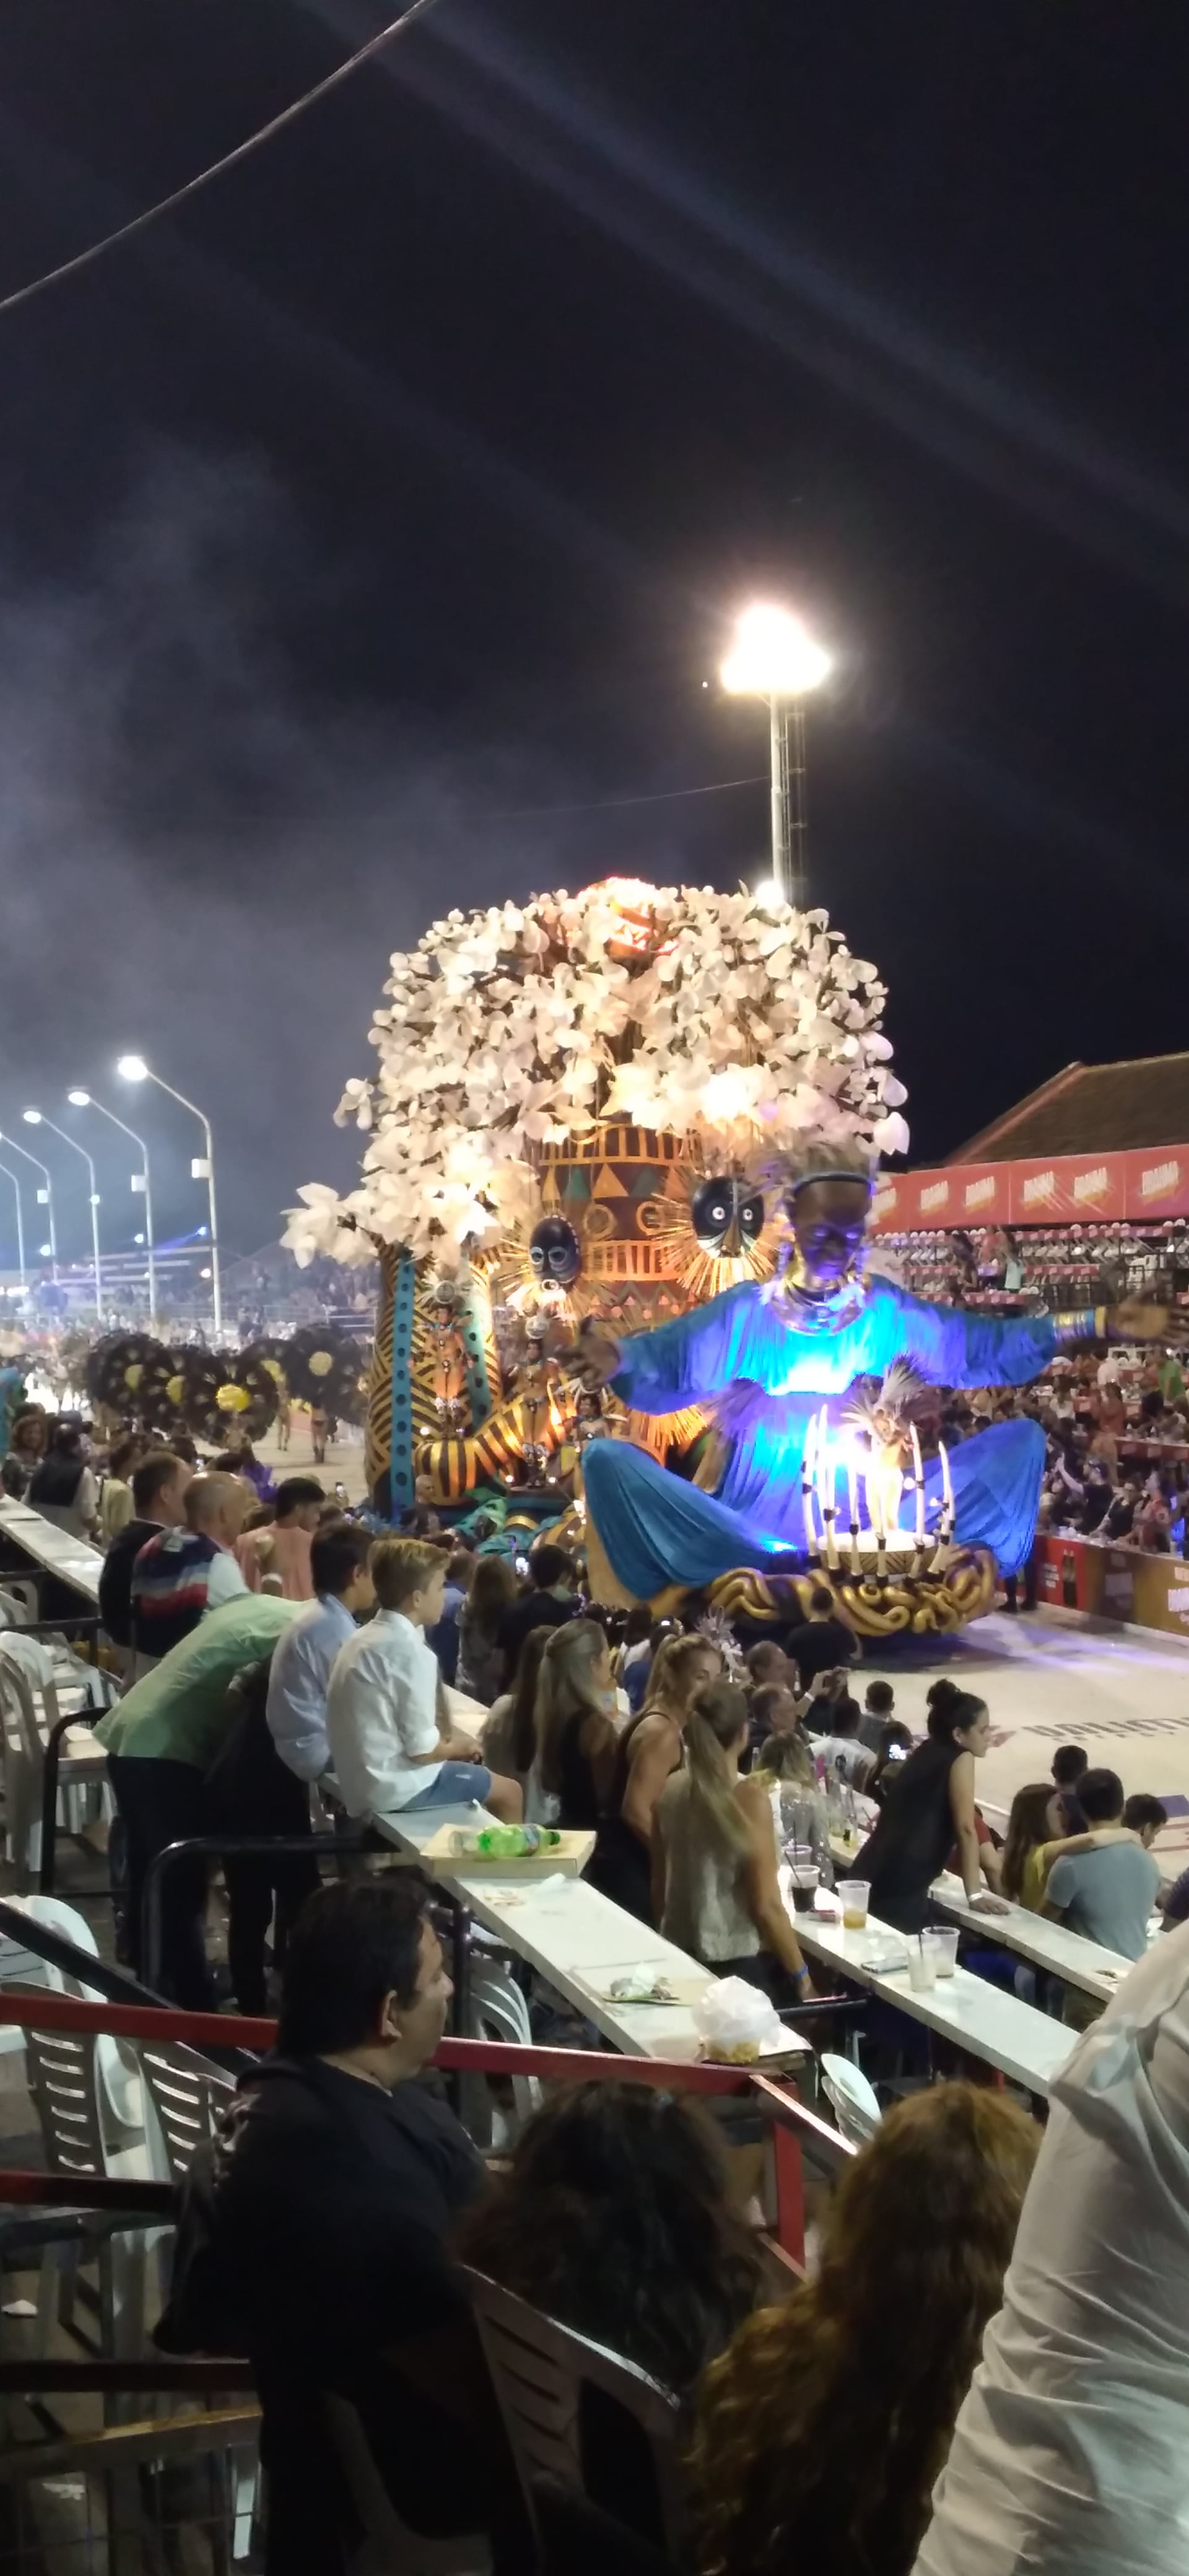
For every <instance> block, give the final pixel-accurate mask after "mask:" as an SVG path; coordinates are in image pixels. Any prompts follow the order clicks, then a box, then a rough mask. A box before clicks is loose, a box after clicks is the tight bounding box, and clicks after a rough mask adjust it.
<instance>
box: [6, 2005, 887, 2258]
mask: <svg viewBox="0 0 1189 2576" xmlns="http://www.w3.org/2000/svg"><path fill="white" fill-rule="evenodd" d="M4 2022H14V2023H16V2024H17V2025H18V2027H21V2028H24V2029H34V2030H64V2031H78V2032H82V2033H84V2034H91V2035H95V2036H98V2035H99V2034H106V2035H108V2036H110V2037H113V2038H116V2039H130V2040H143V2041H146V2042H148V2043H150V2044H151V2045H153V2046H156V2047H159V2046H160V2045H161V2044H162V2043H163V2042H164V2043H166V2044H170V2045H173V2046H177V2047H183V2048H189V2049H197V2050H199V2051H201V2050H202V2049H203V2048H204V2047H206V2048H210V2047H219V2048H222V2049H226V2048H228V2047H232V2048H242V2049H251V2050H257V2051H259V2050H265V2049H269V2048H272V2047H273V2046H274V2044H275V2041H276V2034H277V2025H276V2023H275V2021H271V2020H263V2019H261V2020H251V2021H249V2020H245V2019H243V2018H242V2017H241V2016H239V2015H237V2014H234V2013H190V2012H178V2011H176V2010H174V2009H173V2008H171V2007H168V2006H164V2005H162V2006H159V2007H157V2006H150V2005H146V2004H119V2003H108V2002H102V2003H85V2002H83V2001H81V2000H80V1999H78V1998H76V1997H75V1996H73V1995H54V1994H43V1993H41V1992H40V1991H38V1992H36V1993H33V1992H31V1991H30V1990H29V1989H28V1988H26V1989H25V1990H24V1991H21V1990H20V1989H16V1988H11V1987H9V1988H3V1989H0V2023H4ZM433 2063H434V2065H435V2066H437V2067H440V2068H441V2069H442V2071H443V2072H444V2073H467V2074H475V2075H535V2076H537V2077H538V2078H539V2079H540V2080H541V2081H542V2082H546V2083H558V2082H561V2083H571V2084H572V2083H590V2082H597V2081H598V2080H599V2078H600V2077H602V2078H604V2079H606V2080H608V2081H611V2082H614V2083H619V2084H622V2083H629V2084H655V2085H660V2086H662V2087H663V2088H664V2089H665V2090H666V2091H667V2092H685V2093H698V2094H703V2095H705V2094H709V2095H716V2094H718V2095H724V2094H725V2095H732V2094H733V2095H736V2096H742V2097H744V2098H750V2099H751V2100H752V2101H753V2102H754V2104H755V2107H756V2109H757V2111H758V2112H759V2113H760V2114H761V2116H762V2118H763V2119H764V2120H765V2122H766V2123H767V2124H768V2125H769V2127H770V2129H771V2134H772V2149H773V2171H774V2183H775V2197H776V2212H777V2223H776V2242H777V2243H778V2245H779V2247H780V2249H781V2251H782V2253H784V2254H785V2255H786V2256H787V2257H788V2258H789V2259H790V2261H791V2262H792V2263H793V2264H794V2265H796V2266H797V2267H798V2268H799V2267H800V2266H801V2265H802V2264H803V2263H804V2259H805V2174H804V2153H805V2151H806V2150H807V2151H808V2152H809V2153H810V2155H811V2156H812V2158H813V2160H814V2161H815V2163H817V2164H819V2165H821V2166H823V2167H824V2168H825V2170H826V2172H827V2173H835V2172H837V2171H839V2170H840V2169H841V2167H842V2166H843V2165H844V2164H846V2163H847V2162H849V2159H850V2157H851V2156H852V2155H853V2154H854V2152H855V2150H854V2148H853V2147H851V2146H850V2145H849V2144H848V2143H847V2141H846V2139H844V2138H841V2137H840V2136H839V2135H838V2132H837V2130H836V2129H831V2128H830V2127H829V2126H828V2124H827V2123H826V2121H824V2120H819V2118H818V2117H817V2114H816V2112H813V2111H809V2110H807V2109H806V2107H805V2104H804V2103H803V2102H801V2101H800V2100H799V2099H798V2097H797V2095H796V2094H795V2093H792V2092H790V2091H789V2090H788V2089H787V2087H786V2085H785V2084H783V2083H779V2082H776V2081H774V2079H773V2078H772V2077H771V2076H765V2075H760V2074H758V2073H757V2072H756V2070H755V2069H754V2068H753V2067H749V2066H713V2065H702V2064H691V2063H690V2062H689V2061H688V2060H685V2059H668V2058H657V2057H619V2056H615V2055H613V2054H611V2053H609V2052H608V2053H604V2052H603V2051H601V2050H600V2051H596V2050H593V2049H580V2048H522V2047H519V2046H517V2045H516V2044H515V2043H514V2042H511V2041H507V2042H505V2041H498V2040H497V2041H492V2040H482V2039H443V2040H442V2041H441V2043H440V2045H439V2047H438V2050H437V2053H436V2055H435V2057H434V2060H433ZM5 2202H10V2203H12V2202H15V2203H30V2202H34V2203H36V2202H40V2203H41V2204H42V2205H43V2206H46V2205H51V2204H53V2205H57V2204H58V2203H59V2202H66V2203H68V2204H69V2205H71V2206H73V2207H75V2208H77V2207H79V2206H80V2205H86V2204H87V2203H90V2205H92V2206H94V2207H97V2208H109V2207H110V2208H120V2209H128V2208H135V2209H138V2210H152V2211H155V2212H160V2211H163V2210H167V2209H170V2208H172V2207H174V2206H175V2200H174V2194H173V2189H172V2186H171V2185H170V2184H166V2183H141V2182H135V2183H134V2182H125V2181H115V2180H105V2179H103V2178H101V2177H100V2178H90V2177H87V2178H83V2177H76V2176H72V2175H53V2174H45V2173H34V2172H27V2171H17V2170H9V2171H7V2172H5V2171H2V2170H0V2206H2V2205H3V2204H4V2203H5Z"/></svg>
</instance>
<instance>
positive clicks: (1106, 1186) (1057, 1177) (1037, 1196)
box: [872, 1145, 1189, 1234]
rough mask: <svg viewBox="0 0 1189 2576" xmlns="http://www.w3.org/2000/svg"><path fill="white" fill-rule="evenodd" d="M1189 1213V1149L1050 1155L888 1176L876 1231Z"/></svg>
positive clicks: (1155, 1218)
mask: <svg viewBox="0 0 1189 2576" xmlns="http://www.w3.org/2000/svg"><path fill="white" fill-rule="evenodd" d="M1180 1216H1189V1145H1152V1146H1149V1147H1147V1148H1146V1149H1144V1150H1142V1151H1139V1150H1135V1151H1132V1152H1129V1153H1125V1154H1115V1153H1106V1154H1048V1155H1045V1156H1038V1157H1037V1158H1036V1159H1035V1160H1034V1161H1032V1162H1027V1163H941V1164H938V1165H937V1166H936V1168H935V1169H933V1170H930V1171H925V1172H884V1173H882V1174H881V1176H880V1180H879V1184H878V1187H877V1189H876V1192H875V1198H874V1202H873V1212H872V1222H873V1225H874V1229H875V1231H876V1233H877V1234H918V1233H919V1234H927V1233H930V1232H932V1231H937V1232H944V1231H947V1230H949V1231H952V1230H953V1229H954V1228H955V1227H958V1226H960V1227H961V1228H962V1229H963V1230H964V1231H967V1232H969V1231H971V1230H975V1231H977V1229H978V1228H979V1227H980V1226H986V1225H1013V1226H1015V1225H1021V1226H1023V1225H1079V1224H1080V1225H1104V1224H1115V1223H1117V1222H1119V1220H1120V1219H1125V1220H1126V1221H1127V1222H1129V1223H1130V1224H1132V1225H1142V1224H1143V1223H1144V1220H1145V1218H1146V1219H1147V1220H1148V1221H1149V1223H1151V1224H1153V1225H1159V1224H1162V1223H1163V1222H1164V1220H1165V1219H1166V1218H1168V1217H1180Z"/></svg>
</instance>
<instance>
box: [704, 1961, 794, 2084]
mask: <svg viewBox="0 0 1189 2576" xmlns="http://www.w3.org/2000/svg"><path fill="white" fill-rule="evenodd" d="M693 2020H694V2028H695V2030H696V2031H697V2033H698V2037H699V2038H700V2040H701V2042H702V2047H703V2051H704V2053H705V2055H706V2056H707V2057H713V2058H717V2059H719V2060H720V2062H721V2063H722V2064H724V2065H727V2066H747V2065H750V2064H751V2063H752V2061H753V2060H754V2059H755V2058H757V2057H758V2056H759V2055H760V2052H761V2050H762V2049H763V2048H765V2047H767V2048H773V2047H775V2048H779V2046H780V2045H781V2042H782V2040H783V2038H784V2035H785V2034H784V2030H783V2026H782V2024H781V2021H780V2018H779V2016H778V2014H777V2013H776V2011H775V2009H774V2007H773V2006H772V2004H771V2003H770V2002H769V2000H768V1997H767V1995H766V1994H764V1993H762V1992H761V1989H760V1988H759V1986H752V1985H749V1984H748V1982H747V1979H746V1977H713V1978H712V1979H711V1981H710V1984H709V1985H708V1986H707V1987H705V1989H704V1990H703V1992H702V1993H701V1994H700V1995H699V1997H698V2000H697V2002H696V2004H695V2005H694V2007H693Z"/></svg>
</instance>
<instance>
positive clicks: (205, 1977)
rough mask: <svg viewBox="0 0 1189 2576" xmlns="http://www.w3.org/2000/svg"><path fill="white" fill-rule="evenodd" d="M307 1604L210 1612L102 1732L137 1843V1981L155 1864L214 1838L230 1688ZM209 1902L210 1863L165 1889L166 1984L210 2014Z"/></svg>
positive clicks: (131, 1841) (253, 1603)
mask: <svg viewBox="0 0 1189 2576" xmlns="http://www.w3.org/2000/svg"><path fill="white" fill-rule="evenodd" d="M301 1606H302V1605H301V1603H300V1602H298V1601H281V1600H278V1599H277V1597H276V1595H275V1594H273V1593H269V1592H244V1593H239V1594H237V1595H236V1597H235V1598H234V1599H233V1600H231V1601H226V1602H224V1603H223V1605H222V1607H221V1608H220V1609H218V1610H208V1612H207V1614H206V1617H205V1618H204V1619H202V1620H200V1622H199V1624H198V1626H197V1628H195V1629H194V1630H193V1631H192V1633H191V1635H190V1636H188V1637H183V1639H182V1642H181V1644H180V1645H179V1646H173V1647H171V1649H170V1652H169V1653H168V1654H167V1655H163V1656H162V1658H161V1661H160V1663H159V1664H154V1666H153V1668H152V1671H151V1672H147V1673H145V1674H144V1675H143V1676H142V1678H141V1680H140V1681H138V1682H135V1683H134V1684H133V1687H132V1689H131V1690H130V1691H128V1692H126V1693H125V1696H124V1698H123V1699H122V1700H120V1701H119V1703H118V1705H117V1706H116V1707H115V1708H113V1709H111V1710H109V1712H108V1714H107V1716H106V1717H105V1718H103V1719H101V1721H100V1723H99V1725H98V1726H97V1727H96V1729H95V1733H96V1735H97V1736H98V1738H99V1741H100V1743H101V1744H103V1745H104V1746H105V1747H106V1749H107V1762H108V1771H109V1773H110V1776H111V1784H112V1788H113V1791H114V1793H115V1800H116V1805H117V1807H118V1808H119V1811H120V1816H121V1819H122V1821H123V1824H124V1828H125V1832H126V1834H127V1838H128V1900H129V1918H130V1920H129V1932H130V1937H131V1945H132V1953H133V1963H134V1965H135V1967H136V1969H137V1972H138V1974H139V1971H140V1965H141V1934H142V1924H141V1908H142V1899H143V1895H144V1881H145V1872H146V1870H147V1869H148V1866H149V1862H150V1861H151V1860H152V1859H153V1858H154V1856H155V1854H156V1853H157V1852H160V1851H164V1850H165V1849H166V1846H167V1845H168V1844H169V1843H177V1842H188V1841H190V1840H191V1839H192V1838H193V1837H194V1836H196V1835H201V1834H205V1833H206V1831H207V1829H208V1820H207V1813H206V1800H205V1795H204V1782H205V1779H206V1774H207V1772H208V1771H209V1769H210V1767H211V1764H212V1762H213V1761H214V1758H215V1755H216V1754H217V1752H218V1751H219V1748H220V1745H221V1744H222V1742H223V1738H224V1735H225V1734H226V1732H227V1728H228V1726H229V1725H230V1723H231V1720H232V1717H233V1715H234V1710H233V1708H232V1706H231V1705H230V1703H229V1701H228V1691H229V1689H230V1686H231V1683H232V1682H233V1681H234V1679H235V1676H236V1674H237V1673H238V1672H242V1671H243V1668H244V1666H245V1664H255V1663H258V1662H259V1661H260V1660H261V1658H262V1657H263V1656H265V1655H271V1653H272V1650H273V1647H274V1646H275V1644H276V1642H277V1639H278V1637H280V1636H282V1635H283V1634H284V1631H285V1629H286V1628H287V1627H288V1626H289V1624H290V1622H291V1621H292V1620H294V1619H296V1618H297V1616H298V1614H299V1612H300V1609H301ZM205 1904H206V1864H205V1862H204V1861H203V1860H202V1859H201V1858H200V1857H196V1858H195V1859H194V1860H192V1861H175V1862H174V1863H173V1865H172V1867H171V1868H170V1869H168V1870H167V1871H166V1873H165V1883H164V1888H163V1891H162V1918H161V1931H162V1971H161V1981H162V1985H163V1988H164V1990H165V1992H166V1993H167V1994H168V1995H169V1996H170V1997H171V1999H172V2000H173V2001H174V2002H175V2003H179V2004H182V2005H184V2006H185V2007H186V2009H187V2011H190V2012H209V2011H210V2010H211V2009H212V2006H213V2003H214V1989H213V1987H212V1984H211V1977H210V1970H209V1968H208V1966H207V1958H206V1943H205V1940H204V1938H203V1912H204V1908H205Z"/></svg>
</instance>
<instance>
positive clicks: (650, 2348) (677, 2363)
mask: <svg viewBox="0 0 1189 2576" xmlns="http://www.w3.org/2000/svg"><path fill="white" fill-rule="evenodd" d="M457 2251H458V2253H459V2255H460V2257H461V2259H462V2260H463V2262H465V2263H470V2264H472V2265H473V2266H474V2268H475V2270H476V2271H479V2272H485V2273H487V2275H488V2276H489V2278H490V2279H491V2280H493V2281H499V2282H502V2284H503V2286H504V2288H505V2289H507V2290H515V2291H516V2292H517V2294H518V2296H519V2297H521V2298H523V2299H528V2300H530V2301H531V2303H532V2305H533V2307H535V2308H539V2309H540V2310H541V2311H542V2313H543V2314H544V2315H546V2316H551V2317H556V2318H558V2320H559V2321H560V2323H562V2324H563V2325H571V2326H576V2327H577V2328H578V2330H579V2332H580V2333H581V2334H585V2335H589V2336H590V2337H591V2338H592V2339H593V2341H594V2342H596V2343H601V2344H606V2345H607V2346H608V2347H609V2349H610V2350H611V2351H613V2352H618V2353H622V2354H623V2355H625V2357H626V2358H627V2359H628V2360H629V2361H634V2362H637V2363H638V2364H639V2366H640V2368H641V2369H642V2370H646V2371H648V2372H649V2374H650V2375H651V2377H652V2378H654V2379H659V2380H660V2381H661V2382H662V2383H663V2385H664V2386H665V2387H666V2388H671V2389H673V2390H674V2391H675V2392H676V2393H677V2394H678V2395H684V2393H685V2392H686V2390H688V2389H689V2388H691V2387H692V2386H693V2383H694V2381H695V2380H696V2379H697V2377H698V2374H699V2372H700V2371H701V2370H702V2369H703V2367H704V2365H705V2363H706V2362H707V2361H709V2360H711V2359H712V2357H713V2356H714V2354H715V2353H718V2352H721V2351H722V2349H723V2347H724V2345H725V2344H726V2343H727V2342H728V2341H729V2339H730V2337H731V2335H732V2334H733V2333H734V2330H735V2328H736V2326H737V2325H739V2324H740V2322H741V2320H742V2319H743V2318H744V2317H746V2316H748V2315H750V2313H751V2310H752V2308H753V2307H754V2306H755V2302H756V2297H757V2293H758V2290H759V2285H760V2264H759V2257H758V2255H757V2253H756V2249H755V2244H754V2241H753V2239H752V2236H751V2232H750V2230H749V2229H748V2228H747V2227H745V2225H744V2224H743V2221H742V2220H741V2219H740V2218H737V2217H736V2216H735V2214H734V2212H733V2211H732V2210H731V2209H730V2208H729V2207H728V2205H727V2198H726V2161H725V2157H724V2154H723V2150H722V2148H721V2146H720V2144H719V2141H718V2137H717V2135H716V2132H715V2130H714V2128H713V2127H712V2125H711V2123H710V2121H709V2120H708V2119H706V2117H705V2115H704V2114H703V2113H702V2112H700V2111H698V2110H697V2109H696V2108H695V2107H694V2105H693V2104H692V2103H691V2102H689V2101H687V2100H683V2099H682V2098H681V2096H680V2095H674V2094H671V2093H660V2092H656V2091H654V2089H653V2087H652V2086H651V2085H650V2084H605V2083H593V2084H578V2085H575V2086H574V2087H573V2088H572V2090H569V2091H567V2092H564V2093H560V2094H558V2095H557V2096H556V2097H555V2098H554V2099H553V2100H551V2101H549V2102H547V2103H545V2104H544V2106H543V2108H542V2109H541V2110H539V2111H538V2112H536V2113H535V2114H534V2117H533V2118H532V2119H531V2120H529V2121H528V2123H527V2125H526V2126H525V2128H524V2130H523V2131H522V2133H521V2135H520V2137H519V2139H518V2140H517V2143H516V2146H515V2148H514V2150H513V2154H512V2165H511V2171H510V2172H509V2174H508V2175H507V2178H506V2180H505V2181H504V2183H503V2184H502V2186H501V2187H500V2189H499V2190H498V2191H497V2192H496V2193H495V2194H494V2196H493V2197H492V2198H491V2199H489V2200H487V2201H485V2202H484V2203H483V2204H482V2206H481V2207H479V2208H477V2209H475V2210H473V2211H472V2212H470V2213H469V2214H468V2216H467V2218H466V2220H465V2222H464V2224H463V2229H462V2232H461V2235H460V2237H459V2240H458V2245H457Z"/></svg>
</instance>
